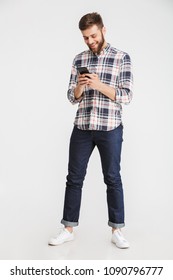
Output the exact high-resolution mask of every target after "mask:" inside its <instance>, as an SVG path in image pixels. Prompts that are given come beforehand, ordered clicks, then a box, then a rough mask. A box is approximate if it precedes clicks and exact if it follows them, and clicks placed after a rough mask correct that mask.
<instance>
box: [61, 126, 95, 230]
mask: <svg viewBox="0 0 173 280" xmlns="http://www.w3.org/2000/svg"><path fill="white" fill-rule="evenodd" d="M94 146H95V145H94V143H93V141H92V136H91V132H90V131H84V130H79V129H78V128H76V127H74V129H73V132H72V136H71V139H70V149H69V164H68V175H67V183H66V192H65V201H64V211H63V219H62V221H61V223H62V224H64V225H65V227H66V228H68V230H70V228H71V227H74V226H77V225H78V219H79V212H80V204H81V195H82V186H83V181H84V178H85V175H86V169H87V164H88V161H89V158H90V155H91V153H92V151H93V149H94Z"/></svg>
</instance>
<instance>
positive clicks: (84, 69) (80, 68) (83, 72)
mask: <svg viewBox="0 0 173 280" xmlns="http://www.w3.org/2000/svg"><path fill="white" fill-rule="evenodd" d="M77 70H78V72H79V73H80V74H87V73H90V72H89V70H88V68H87V67H79V68H77ZM86 77H87V78H89V79H90V77H89V76H87V75H86Z"/></svg>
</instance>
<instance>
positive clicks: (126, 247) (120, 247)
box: [111, 240, 130, 249]
mask: <svg viewBox="0 0 173 280" xmlns="http://www.w3.org/2000/svg"><path fill="white" fill-rule="evenodd" d="M111 242H112V243H113V244H115V245H116V247H117V248H119V249H128V248H129V247H130V245H126V246H123V247H122V246H118V245H117V243H116V242H114V241H112V240H111Z"/></svg>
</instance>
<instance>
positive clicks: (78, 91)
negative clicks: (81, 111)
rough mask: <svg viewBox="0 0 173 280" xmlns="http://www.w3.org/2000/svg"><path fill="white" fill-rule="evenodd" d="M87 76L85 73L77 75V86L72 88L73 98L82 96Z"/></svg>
mask: <svg viewBox="0 0 173 280" xmlns="http://www.w3.org/2000/svg"><path fill="white" fill-rule="evenodd" d="M88 82H89V78H87V77H86V76H85V74H82V75H81V74H79V75H78V81H77V86H76V88H75V90H74V95H75V98H76V99H78V98H80V97H81V96H82V94H83V91H84V89H85V86H86V85H87V84H88Z"/></svg>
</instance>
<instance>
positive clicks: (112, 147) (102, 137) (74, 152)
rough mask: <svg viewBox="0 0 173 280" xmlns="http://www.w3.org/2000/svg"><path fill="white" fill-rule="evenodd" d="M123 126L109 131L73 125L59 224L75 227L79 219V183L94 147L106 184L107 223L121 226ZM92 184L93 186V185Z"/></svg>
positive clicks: (81, 181) (84, 173)
mask: <svg viewBox="0 0 173 280" xmlns="http://www.w3.org/2000/svg"><path fill="white" fill-rule="evenodd" d="M122 135H123V126H122V125H119V126H118V127H117V128H116V129H114V130H110V131H97V130H80V129H78V128H77V127H76V126H74V129H73V132H72V135H71V139H70V148H69V164H68V175H67V182H66V192H65V201H64V212H63V219H62V220H61V223H62V224H64V225H65V226H72V227H73V226H77V225H78V221H79V213H80V205H81V195H82V186H83V181H84V179H85V175H86V170H87V164H88V161H89V158H90V156H91V153H92V151H93V149H94V147H95V146H97V148H98V150H99V153H100V158H101V163H102V171H103V176H104V182H105V184H106V185H107V205H108V217H109V220H108V225H109V226H111V227H114V228H121V227H123V226H124V199H123V188H122V181H121V175H120V160H121V147H122V141H123V138H122ZM93 187H94V186H93Z"/></svg>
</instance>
